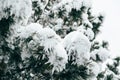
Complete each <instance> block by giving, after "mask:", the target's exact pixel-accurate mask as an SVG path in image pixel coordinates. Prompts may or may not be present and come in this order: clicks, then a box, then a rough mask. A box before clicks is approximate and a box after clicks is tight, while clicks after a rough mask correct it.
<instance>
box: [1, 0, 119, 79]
mask: <svg viewBox="0 0 120 80" xmlns="http://www.w3.org/2000/svg"><path fill="white" fill-rule="evenodd" d="M1 1H2V3H0V7H1V9H0V13H1V14H2V15H0V40H1V42H0V79H1V80H99V79H106V77H107V79H106V80H110V79H112V77H111V75H112V74H110V76H109V75H105V72H106V71H101V68H100V67H101V66H102V64H103V63H104V62H105V61H106V60H107V59H108V58H109V51H108V46H107V42H103V43H102V44H100V43H99V42H97V41H95V39H96V36H97V35H98V33H99V32H100V30H99V28H100V27H101V25H102V23H103V20H104V16H103V15H102V14H100V15H98V16H95V15H93V14H92V11H91V10H92V9H91V5H92V4H91V3H92V2H91V1H90V0H32V2H31V0H10V1H9V0H1ZM21 5H23V6H21ZM117 62H118V61H117ZM116 64H118V63H116ZM107 66H108V68H109V69H110V70H112V71H113V72H114V70H113V68H116V67H117V66H118V65H117V66H114V67H111V65H107ZM114 73H116V72H114ZM112 80H114V79H112Z"/></svg>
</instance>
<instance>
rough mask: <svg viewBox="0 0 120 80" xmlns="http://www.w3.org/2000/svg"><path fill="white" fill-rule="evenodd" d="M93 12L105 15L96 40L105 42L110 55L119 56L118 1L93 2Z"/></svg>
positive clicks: (119, 27)
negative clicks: (107, 43)
mask: <svg viewBox="0 0 120 80" xmlns="http://www.w3.org/2000/svg"><path fill="white" fill-rule="evenodd" d="M93 11H95V12H104V13H105V20H104V24H103V27H102V28H101V32H102V33H101V34H100V35H98V37H97V39H98V40H100V41H101V40H107V41H108V42H109V49H110V52H111V54H113V56H115V55H120V0H93Z"/></svg>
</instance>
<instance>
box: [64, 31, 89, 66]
mask: <svg viewBox="0 0 120 80" xmlns="http://www.w3.org/2000/svg"><path fill="white" fill-rule="evenodd" d="M63 45H64V47H65V49H66V51H67V54H68V57H69V60H73V61H75V62H74V63H73V64H77V65H84V64H85V63H86V62H87V61H88V60H89V58H90V54H89V51H90V46H91V44H90V42H89V40H88V38H87V37H86V36H85V35H84V34H83V33H81V32H78V31H74V32H71V33H69V34H68V35H66V36H65V38H64V40H63Z"/></svg>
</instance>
